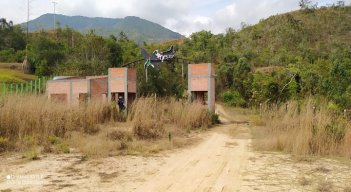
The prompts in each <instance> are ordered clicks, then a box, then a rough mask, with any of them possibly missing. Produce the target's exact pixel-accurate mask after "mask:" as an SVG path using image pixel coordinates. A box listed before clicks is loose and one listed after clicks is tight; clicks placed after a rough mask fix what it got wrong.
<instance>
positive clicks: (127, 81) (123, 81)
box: [108, 67, 137, 107]
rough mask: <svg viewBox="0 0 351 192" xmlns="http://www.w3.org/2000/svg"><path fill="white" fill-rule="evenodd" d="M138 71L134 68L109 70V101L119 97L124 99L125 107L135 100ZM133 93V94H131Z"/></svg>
mask: <svg viewBox="0 0 351 192" xmlns="http://www.w3.org/2000/svg"><path fill="white" fill-rule="evenodd" d="M136 91H137V87H136V69H134V68H126V67H124V68H109V69H108V99H109V100H111V99H112V98H115V99H117V98H116V97H117V95H120V96H122V97H123V98H124V103H125V106H126V107H128V104H130V102H129V100H134V99H135V96H134V94H136ZM131 93H132V94H131Z"/></svg>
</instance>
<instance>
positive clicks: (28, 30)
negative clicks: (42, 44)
mask: <svg viewBox="0 0 351 192" xmlns="http://www.w3.org/2000/svg"><path fill="white" fill-rule="evenodd" d="M28 31H29V0H27V33H26V38H27V42H26V60H27V58H28Z"/></svg>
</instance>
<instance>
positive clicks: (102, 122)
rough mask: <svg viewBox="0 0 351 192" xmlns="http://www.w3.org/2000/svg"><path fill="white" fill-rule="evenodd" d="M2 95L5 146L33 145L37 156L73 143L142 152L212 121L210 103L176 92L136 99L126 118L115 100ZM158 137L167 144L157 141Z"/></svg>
mask: <svg viewBox="0 0 351 192" xmlns="http://www.w3.org/2000/svg"><path fill="white" fill-rule="evenodd" d="M0 99H1V100H0V152H2V151H6V150H7V151H9V150H18V151H23V152H26V151H28V150H31V151H33V154H35V157H37V156H38V152H36V150H38V148H39V147H40V149H42V151H43V152H64V153H66V152H69V151H70V148H71V147H72V148H74V149H78V150H79V151H80V152H82V153H84V154H87V155H91V156H106V155H111V154H117V153H119V150H120V151H121V150H125V151H128V153H133V150H134V151H135V150H137V151H139V152H140V151H145V150H146V149H145V147H149V146H153V147H154V148H153V149H151V150H152V151H158V150H159V149H161V148H162V147H165V146H173V144H176V145H181V143H183V142H182V139H180V138H182V137H177V139H175V137H176V136H179V135H177V134H180V133H182V134H183V133H184V134H186V132H188V131H190V130H191V129H197V128H203V127H208V126H209V125H210V124H211V117H212V116H211V114H210V113H209V112H208V110H207V108H206V107H205V106H202V105H199V104H192V103H188V102H180V101H176V100H175V99H172V98H166V99H157V101H156V100H155V99H154V98H140V99H137V100H136V102H135V103H134V104H133V106H132V108H131V109H130V111H129V113H128V117H127V118H128V120H129V121H128V122H127V123H124V122H123V123H117V122H120V121H125V118H126V117H125V116H126V115H125V113H118V112H117V110H116V106H115V105H112V104H111V103H102V102H96V101H91V102H88V103H86V104H85V105H81V106H68V105H65V104H63V103H56V102H53V101H49V100H48V99H47V98H45V97H44V96H40V97H36V96H13V97H7V98H0ZM170 134H171V135H170ZM168 137H171V138H170V139H168ZM149 139H153V141H151V142H149V141H148V140H149ZM156 139H158V141H159V142H161V143H162V142H163V144H162V145H159V144H157V142H155V141H154V140H156ZM171 139H172V142H170V141H169V140H171ZM147 142H149V144H147ZM164 143H167V145H165V144H164ZM141 145H142V146H143V147H140V146H141ZM155 146H156V147H155ZM160 147H161V148H160Z"/></svg>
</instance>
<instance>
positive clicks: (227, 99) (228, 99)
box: [222, 90, 246, 107]
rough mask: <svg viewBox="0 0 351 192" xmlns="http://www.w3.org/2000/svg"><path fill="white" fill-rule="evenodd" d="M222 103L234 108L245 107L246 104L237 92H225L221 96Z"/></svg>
mask: <svg viewBox="0 0 351 192" xmlns="http://www.w3.org/2000/svg"><path fill="white" fill-rule="evenodd" d="M222 101H223V103H225V104H227V105H230V106H235V107H245V105H246V102H245V100H244V98H243V97H242V96H241V95H240V93H239V92H238V91H231V90H229V91H226V92H224V93H223V94H222Z"/></svg>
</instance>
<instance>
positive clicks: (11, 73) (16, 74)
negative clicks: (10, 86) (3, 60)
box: [0, 68, 37, 83]
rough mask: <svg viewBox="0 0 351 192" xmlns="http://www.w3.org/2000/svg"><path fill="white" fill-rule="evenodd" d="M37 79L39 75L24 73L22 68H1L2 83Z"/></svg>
mask: <svg viewBox="0 0 351 192" xmlns="http://www.w3.org/2000/svg"><path fill="white" fill-rule="evenodd" d="M35 79H37V76H35V75H28V74H24V73H23V72H22V71H20V70H14V69H1V68H0V83H23V82H26V81H30V80H35Z"/></svg>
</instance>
